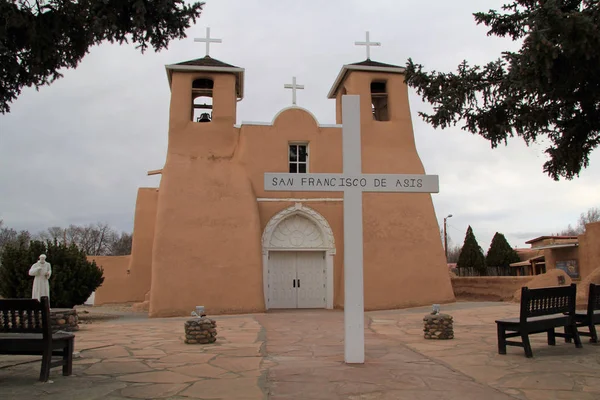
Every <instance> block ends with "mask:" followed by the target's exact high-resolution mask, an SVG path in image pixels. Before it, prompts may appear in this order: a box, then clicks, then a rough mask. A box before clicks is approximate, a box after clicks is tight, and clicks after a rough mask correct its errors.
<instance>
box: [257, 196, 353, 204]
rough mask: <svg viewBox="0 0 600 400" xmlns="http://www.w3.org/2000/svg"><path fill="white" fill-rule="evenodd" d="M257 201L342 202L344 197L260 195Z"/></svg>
mask: <svg viewBox="0 0 600 400" xmlns="http://www.w3.org/2000/svg"><path fill="white" fill-rule="evenodd" d="M256 201H258V202H259V203H261V202H278V201H282V202H298V201H301V202H327V201H336V202H337V201H339V202H342V201H344V199H343V198H341V197H319V198H314V199H300V198H297V197H258V198H257V199H256Z"/></svg>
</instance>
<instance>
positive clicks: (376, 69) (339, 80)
mask: <svg viewBox="0 0 600 400" xmlns="http://www.w3.org/2000/svg"><path fill="white" fill-rule="evenodd" d="M348 71H367V72H389V73H392V74H403V73H405V72H406V68H404V67H373V66H369V65H352V64H346V65H344V66H343V67H342V69H341V70H340V73H339V74H338V76H337V78H335V82H333V86H332V87H331V89H330V90H329V93H328V94H327V98H328V99H335V96H336V94H337V92H338V89H339V87H340V85H341V84H342V83H343V82H344V80H345V78H346V74H347V73H348Z"/></svg>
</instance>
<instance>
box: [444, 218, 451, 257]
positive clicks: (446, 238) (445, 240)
mask: <svg viewBox="0 0 600 400" xmlns="http://www.w3.org/2000/svg"><path fill="white" fill-rule="evenodd" d="M448 218H452V214H448V216H447V217H446V218H444V251H445V252H446V263H447V262H448V234H447V232H446V220H447V219H448Z"/></svg>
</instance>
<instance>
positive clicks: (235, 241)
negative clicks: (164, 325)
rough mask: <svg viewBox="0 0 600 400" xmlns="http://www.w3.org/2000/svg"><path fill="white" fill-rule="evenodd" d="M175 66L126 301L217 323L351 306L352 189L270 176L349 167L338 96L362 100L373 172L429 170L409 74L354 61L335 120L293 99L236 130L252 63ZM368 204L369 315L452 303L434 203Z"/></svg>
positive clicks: (140, 212)
mask: <svg viewBox="0 0 600 400" xmlns="http://www.w3.org/2000/svg"><path fill="white" fill-rule="evenodd" d="M166 70H167V77H168V83H169V86H170V89H171V103H170V110H169V113H170V114H169V133H168V134H169V138H168V151H167V157H166V161H165V164H164V167H163V168H162V169H161V170H156V171H151V172H150V173H149V174H161V175H162V176H161V182H160V187H159V188H158V189H157V188H141V189H140V190H139V192H138V198H137V203H136V212H135V221H134V231H133V249H132V255H131V259H130V268H129V273H130V275H129V277H127V278H126V279H127V280H128V281H129V282H132V283H131V289H132V291H133V292H135V294H134V295H133V294H132V296H131V299H130V300H129V301H143V300H146V301H147V303H146V304H148V305H149V313H150V316H153V317H163V316H179V315H189V314H190V312H191V311H192V310H194V307H195V306H197V305H203V306H205V308H206V312H207V313H209V314H220V313H250V312H261V311H265V310H267V309H277V308H323V309H324V308H343V305H344V304H343V302H344V285H343V282H344V279H343V275H344V259H343V254H344V252H343V246H344V237H343V193H342V192H340V193H336V192H330V193H327V194H324V193H318V192H265V190H264V187H263V185H264V173H266V172H285V173H288V172H289V173H297V174H303V173H307V172H321V173H340V172H342V128H341V123H342V120H341V118H342V117H341V116H342V113H341V98H342V95H344V94H351V95H360V101H361V115H360V118H361V143H362V168H363V173H382V174H384V173H390V174H394V173H397V174H424V173H425V171H424V168H423V164H422V162H421V160H420V158H419V155H418V154H417V150H416V147H415V140H414V134H413V129H412V122H411V116H410V110H409V103H408V89H407V86H406V84H405V82H404V69H403V68H402V67H399V66H395V65H390V64H384V63H381V62H377V61H373V60H370V59H367V60H366V61H363V62H358V63H354V64H348V65H344V66H343V67H342V69H341V71H340V73H339V75H338V76H337V78H336V79H335V80H334V81H333V85H332V87H331V90H330V91H329V94H328V97H329V98H330V99H332V100H333V101H335V102H336V124H333V125H325V124H321V123H319V122H318V121H317V120H316V118H315V117H314V115H313V114H312V113H311V112H310V111H308V110H306V109H304V108H301V107H298V106H296V105H295V104H294V105H292V106H291V107H287V108H284V109H282V110H281V111H279V112H278V113H277V114H276V115H275V116H274V117H273V119H272V121H268V122H242V123H241V124H240V125H236V117H237V115H236V111H237V104H238V102H240V101H242V99H243V98H244V69H243V68H240V67H236V66H233V65H230V64H227V63H224V62H221V61H218V60H216V59H213V58H211V57H210V56H208V55H207V56H206V57H204V58H200V59H195V60H191V61H185V62H181V63H178V64H172V65H167V66H166ZM294 82H295V81H294ZM294 86H295V83H294ZM296 88H298V87H296ZM296 88H294V89H293V90H294V98H295V90H296ZM313 90H317V89H313ZM251 101H260V99H251ZM294 103H295V101H294ZM363 196H364V197H363V213H364V216H363V218H364V302H365V309H366V310H378V309H392V308H402V307H410V306H420V305H430V304H432V303H447V302H451V301H453V300H454V294H453V291H452V287H451V282H450V277H449V274H448V271H447V266H446V260H445V257H444V250H443V247H442V243H441V239H440V235H439V228H438V224H437V219H436V215H435V211H434V207H433V203H432V199H431V195H430V194H428V193H365V194H363ZM110 281H111V280H107V282H106V283H105V286H106V285H108V286H106V287H103V288H101V290H102V291H103V292H105V293H110V292H111V288H110V285H111V284H110ZM105 297H107V296H105Z"/></svg>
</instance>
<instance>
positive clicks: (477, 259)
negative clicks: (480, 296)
mask: <svg viewBox="0 0 600 400" xmlns="http://www.w3.org/2000/svg"><path fill="white" fill-rule="evenodd" d="M456 267H457V268H474V269H475V271H477V272H478V273H479V275H485V274H486V269H485V256H484V255H483V249H482V248H481V247H480V246H479V244H478V243H477V239H475V235H474V234H473V229H472V228H471V226H470V225H469V227H468V228H467V234H466V235H465V241H464V244H463V246H462V249H461V251H460V255H459V256H458V262H457V264H456Z"/></svg>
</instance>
